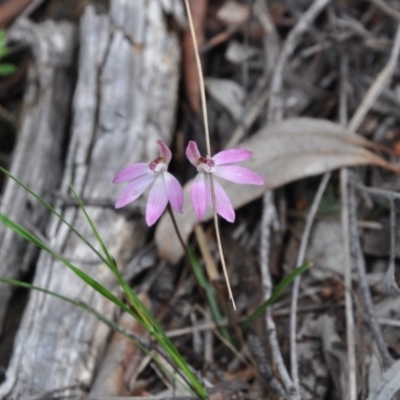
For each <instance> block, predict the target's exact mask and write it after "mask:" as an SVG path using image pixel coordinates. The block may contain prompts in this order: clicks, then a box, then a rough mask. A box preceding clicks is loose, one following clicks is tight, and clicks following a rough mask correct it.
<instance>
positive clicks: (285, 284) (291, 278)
mask: <svg viewBox="0 0 400 400" xmlns="http://www.w3.org/2000/svg"><path fill="white" fill-rule="evenodd" d="M311 266H312V263H311V262H307V263H305V264H303V265H302V266H300V267H298V268H296V269H295V270H293V271H292V272H291V273H290V274H289V275H287V276H285V278H283V279H282V280H281V281H280V282H279V284H278V285H277V286H276V287H275V289H274V290H273V292H272V294H271V297H270V298H269V299H268V300H266V301H265V302H264V303H262V304H261V305H260V306H258V307H257V308H256V309H255V310H254V311H253V312H252V313H251V314H250V316H249V317H247V319H246V320H245V321H244V322H243V323H242V328H243V329H246V328H248V327H249V326H250V325H251V324H252V323H253V322H254V321H255V320H256V319H257V318H258V317H259V316H260V315H262V314H263V313H264V312H265V310H266V309H267V307H270V306H271V305H272V304H273V303H274V302H275V301H276V300H277V298H278V297H279V296H280V295H281V294H282V292H283V291H284V290H285V289H286V288H287V287H288V286H289V285H290V284H291V283H292V282H293V281H294V279H295V278H296V277H297V276H299V275H301V274H302V273H303V272H305V271H307V270H308V269H309V268H311Z"/></svg>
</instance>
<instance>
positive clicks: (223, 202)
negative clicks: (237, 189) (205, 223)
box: [207, 179, 235, 222]
mask: <svg viewBox="0 0 400 400" xmlns="http://www.w3.org/2000/svg"><path fill="white" fill-rule="evenodd" d="M213 181H214V191H215V202H216V206H217V210H216V211H217V214H219V215H220V216H221V217H222V218H225V219H226V220H227V221H228V222H235V211H234V210H233V207H232V203H231V201H230V200H229V197H228V195H227V194H226V192H225V190H224V189H223V188H222V186H221V185H220V184H219V183H218V182H217V180H216V179H214V180H213ZM207 191H208V196H207V199H208V203H209V204H210V205H211V206H212V205H213V202H212V195H211V183H208V187H207Z"/></svg>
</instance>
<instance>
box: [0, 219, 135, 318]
mask: <svg viewBox="0 0 400 400" xmlns="http://www.w3.org/2000/svg"><path fill="white" fill-rule="evenodd" d="M0 222H1V223H3V224H4V225H5V226H7V227H8V228H10V229H12V230H13V231H14V232H15V233H16V234H17V235H19V236H21V237H23V238H24V239H26V240H27V241H29V242H31V243H33V244H34V245H35V246H37V247H39V248H41V249H42V250H45V251H47V252H48V253H50V254H51V255H52V256H53V257H54V258H56V259H57V260H59V261H61V262H62V263H63V264H64V265H65V266H67V267H68V268H69V269H70V270H71V271H73V272H74V273H75V274H76V275H77V276H79V278H81V279H82V280H83V281H84V282H85V283H86V284H88V285H89V286H91V287H92V288H93V289H94V290H96V291H97V292H99V293H100V294H101V295H103V296H104V297H105V298H107V299H109V300H110V301H112V302H113V303H114V304H115V305H117V306H118V307H120V308H121V309H122V310H124V311H126V312H129V313H130V314H132V311H131V310H130V309H129V307H128V306H127V305H126V304H125V303H124V302H122V301H121V300H120V299H119V298H118V297H117V296H115V295H114V294H113V293H112V292H110V291H109V290H108V289H106V288H105V287H104V286H103V285H102V284H101V283H99V282H97V281H96V280H94V279H93V278H92V277H91V276H89V275H88V274H86V272H84V271H82V270H81V269H79V268H77V267H76V266H75V265H73V264H72V263H70V262H69V261H68V260H66V259H65V258H64V257H62V256H61V255H59V254H58V253H56V252H55V251H53V250H51V249H50V248H49V247H47V245H46V244H44V243H43V242H42V241H41V240H40V239H38V238H37V237H36V236H35V235H33V234H32V233H30V232H28V231H27V230H26V229H25V228H23V227H22V226H21V225H19V224H17V223H15V222H13V221H11V220H10V219H9V218H7V217H6V216H5V215H3V214H1V213H0Z"/></svg>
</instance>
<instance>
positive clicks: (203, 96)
mask: <svg viewBox="0 0 400 400" xmlns="http://www.w3.org/2000/svg"><path fill="white" fill-rule="evenodd" d="M185 6H186V13H187V15H188V20H189V27H190V33H191V35H192V39H193V46H194V50H195V51H194V53H195V57H196V65H197V71H198V74H199V82H200V97H201V105H202V109H203V119H204V133H205V136H206V146H207V156H208V157H211V142H210V131H209V128H208V115H207V102H206V92H205V89H204V78H203V69H202V67H201V61H200V54H199V46H198V45H197V40H196V34H195V31H194V25H193V19H192V13H191V11H190V5H189V0H185ZM209 176H210V183H211V197H212V202H213V214H214V225H215V234H216V237H217V244H218V251H219V254H220V257H221V264H222V270H223V272H224V277H225V281H226V286H227V288H228V293H229V300H231V302H232V306H233V309H234V310H235V311H236V304H235V300H234V299H233V294H232V289H231V284H230V282H229V276H228V270H227V268H226V263H225V257H224V252H223V250H222V242H221V234H220V230H219V224H218V216H217V212H216V200H215V189H214V180H213V176H212V174H209Z"/></svg>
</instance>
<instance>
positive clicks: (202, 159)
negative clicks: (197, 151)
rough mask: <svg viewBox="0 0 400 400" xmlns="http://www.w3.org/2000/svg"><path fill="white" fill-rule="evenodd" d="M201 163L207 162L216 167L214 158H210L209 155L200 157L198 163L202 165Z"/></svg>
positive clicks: (211, 166)
mask: <svg viewBox="0 0 400 400" xmlns="http://www.w3.org/2000/svg"><path fill="white" fill-rule="evenodd" d="M200 164H206V165H208V166H209V167H210V168H213V167H215V162H214V160H212V159H211V158H208V157H203V156H201V157H199V159H198V160H197V165H200Z"/></svg>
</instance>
